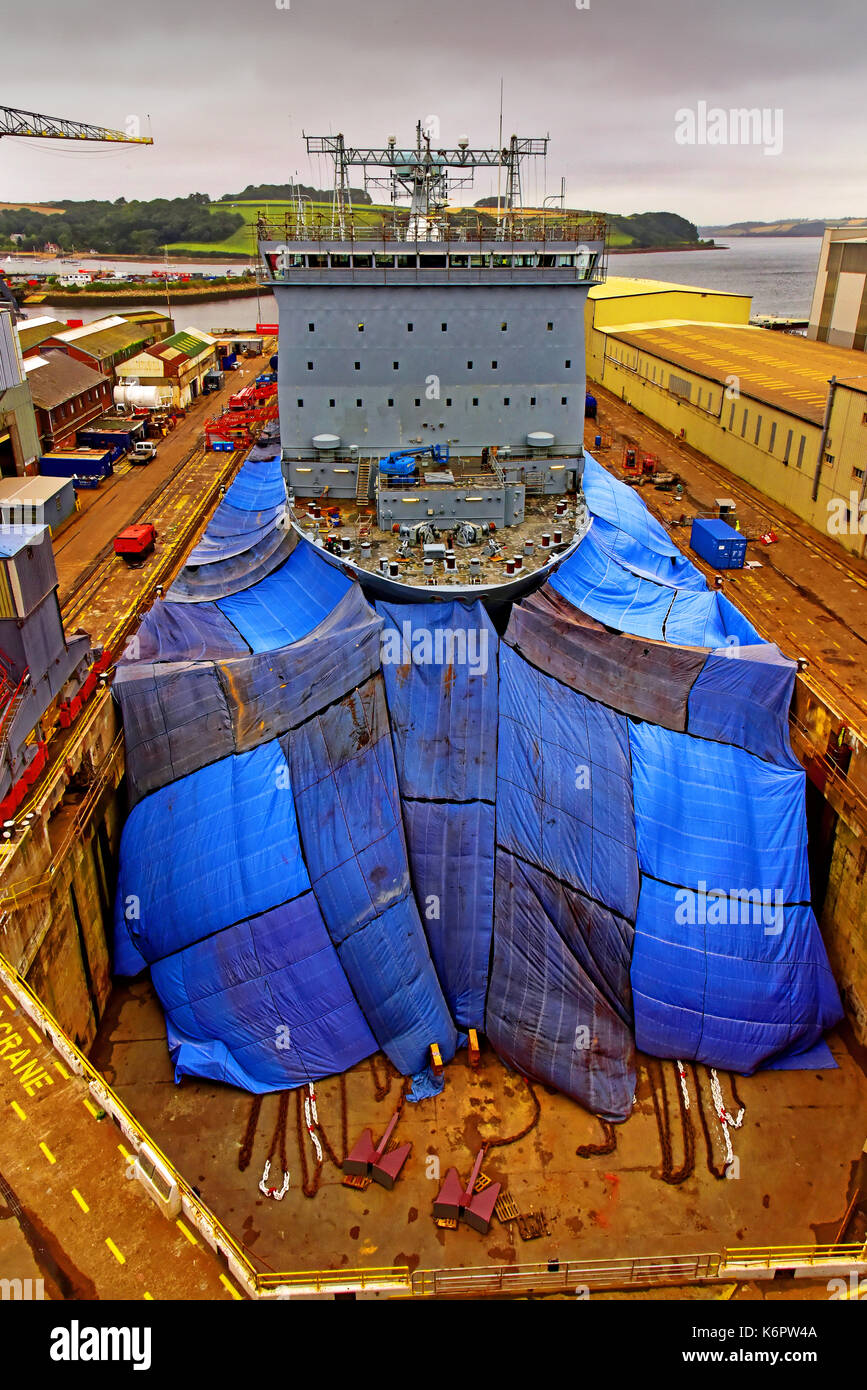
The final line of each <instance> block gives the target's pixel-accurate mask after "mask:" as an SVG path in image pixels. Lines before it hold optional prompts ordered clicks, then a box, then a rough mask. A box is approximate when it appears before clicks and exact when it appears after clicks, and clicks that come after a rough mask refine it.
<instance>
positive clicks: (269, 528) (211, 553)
mask: <svg viewBox="0 0 867 1390" xmlns="http://www.w3.org/2000/svg"><path fill="white" fill-rule="evenodd" d="M273 532H274V522H273V521H268V522H266V524H265V525H264V526H259V527H257V528H256V530H255V531H244V532H240V533H239V532H235V533H234V534H233V535H230V536H209V535H208V533H207V531H206V532H205V534H204V535H203V536H202V539H201V540H200V541H199V543H198V545H197V546H196V548H195V550H191V551H190V554H189V556H188V558H187V562H186V563H187V564H188V565H193V566H197V565H213V564H216V563H217V562H218V561H220V560H230V559H231V558H232V556H233V555H242V554H243V553H244V551H245V550H249V549H250V548H251V546H254V545H258V543H259V541H263V540H265V538H266V537H267V536H270V535H272V534H273Z"/></svg>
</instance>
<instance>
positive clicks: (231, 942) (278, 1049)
mask: <svg viewBox="0 0 867 1390" xmlns="http://www.w3.org/2000/svg"><path fill="white" fill-rule="evenodd" d="M152 978H153V982H154V987H155V988H156V991H157V993H158V995H159V997H160V1002H161V1003H162V1006H163V1008H164V1009H165V1011H166V1028H167V1032H168V1041H169V1052H170V1055H171V1058H172V1061H173V1062H174V1065H175V1077H176V1079H180V1077H181V1076H182V1075H183V1074H184V1073H186V1074H188V1075H190V1076H206V1077H210V1078H211V1079H212V1080H215V1081H223V1082H227V1083H229V1084H230V1085H233V1086H242V1087H243V1088H244V1089H245V1090H247V1091H253V1092H256V1093H258V1094H261V1093H263V1092H265V1091H275V1090H283V1089H285V1088H286V1087H292V1086H301V1085H304V1084H306V1083H307V1082H308V1081H315V1080H318V1079H319V1078H320V1077H323V1076H329V1075H330V1074H331V1073H333V1072H336V1071H344V1070H346V1068H347V1067H351V1066H354V1065H355V1063H356V1062H358V1061H360V1060H361V1059H362V1058H363V1057H368V1056H370V1054H371V1053H372V1052H375V1051H376V1042H375V1041H374V1038H373V1035H372V1034H371V1032H370V1029H369V1028H368V1026H367V1024H366V1023H365V1021H364V1017H363V1015H362V1013H361V1010H360V1009H359V1007H358V1004H357V1003H356V1001H355V1000H354V999H353V997H352V991H351V990H350V988H349V985H348V984H347V982H346V976H345V974H344V972H343V969H342V967H341V965H340V962H339V961H338V959H337V953H336V951H335V950H334V947H333V946H332V944H331V941H330V940H329V937H328V933H327V931H326V930H325V926H324V924H323V921H322V917H321V915H320V912H319V908H318V907H317V905H316V899H315V898H314V896H313V894H312V893H310V892H307V893H303V894H302V895H301V896H300V897H299V898H296V899H295V900H294V902H291V903H284V904H282V905H281V906H279V907H275V908H272V909H271V910H270V911H268V912H264V913H262V914H261V915H260V916H258V917H253V918H249V919H247V920H246V921H243V922H237V923H235V925H234V926H231V927H227V928H226V929H225V930H224V931H221V932H218V933H217V934H216V935H215V936H212V937H210V938H209V939H208V940H206V941H200V942H197V943H196V944H195V945H192V946H188V947H186V948H185V949H184V950H181V951H176V952H175V953H174V954H173V955H170V956H168V957H166V958H165V959H163V960H160V961H158V962H156V963H155V964H154V966H153V970H152Z"/></svg>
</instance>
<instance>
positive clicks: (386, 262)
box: [374, 253, 394, 268]
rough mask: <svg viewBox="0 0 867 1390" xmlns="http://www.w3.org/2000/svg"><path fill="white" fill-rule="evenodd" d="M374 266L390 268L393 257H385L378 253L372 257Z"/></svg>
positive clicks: (392, 263)
mask: <svg viewBox="0 0 867 1390" xmlns="http://www.w3.org/2000/svg"><path fill="white" fill-rule="evenodd" d="M374 265H375V266H377V268H385V267H389V268H390V267H391V266H393V265H394V256H385V255H381V254H379V253H377V254H376V256H374Z"/></svg>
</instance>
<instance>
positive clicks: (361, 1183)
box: [342, 1173, 373, 1192]
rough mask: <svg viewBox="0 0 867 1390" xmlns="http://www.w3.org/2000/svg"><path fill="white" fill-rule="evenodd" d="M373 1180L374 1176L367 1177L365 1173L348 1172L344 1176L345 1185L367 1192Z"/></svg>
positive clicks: (343, 1183)
mask: <svg viewBox="0 0 867 1390" xmlns="http://www.w3.org/2000/svg"><path fill="white" fill-rule="evenodd" d="M372 1182H373V1179H372V1178H368V1177H365V1175H364V1173H347V1174H345V1176H344V1177H343V1180H342V1185H343V1186H344V1187H354V1188H355V1189H356V1190H357V1191H358V1192H366V1191H367V1189H368V1188H369V1187H370V1184H371V1183H372Z"/></svg>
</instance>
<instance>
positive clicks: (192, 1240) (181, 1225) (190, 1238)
mask: <svg viewBox="0 0 867 1390" xmlns="http://www.w3.org/2000/svg"><path fill="white" fill-rule="evenodd" d="M175 1225H176V1226H177V1228H178V1230H179V1231H181V1232H182V1234H183V1235H185V1236H186V1238H187V1240H188V1241H189V1242H190V1245H198V1243H199V1242H198V1241H197V1240H196V1237H195V1236H194V1235H193V1233H192V1231H191V1230H190V1228H189V1226H185V1225H184V1223H183V1221H176V1222H175Z"/></svg>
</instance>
